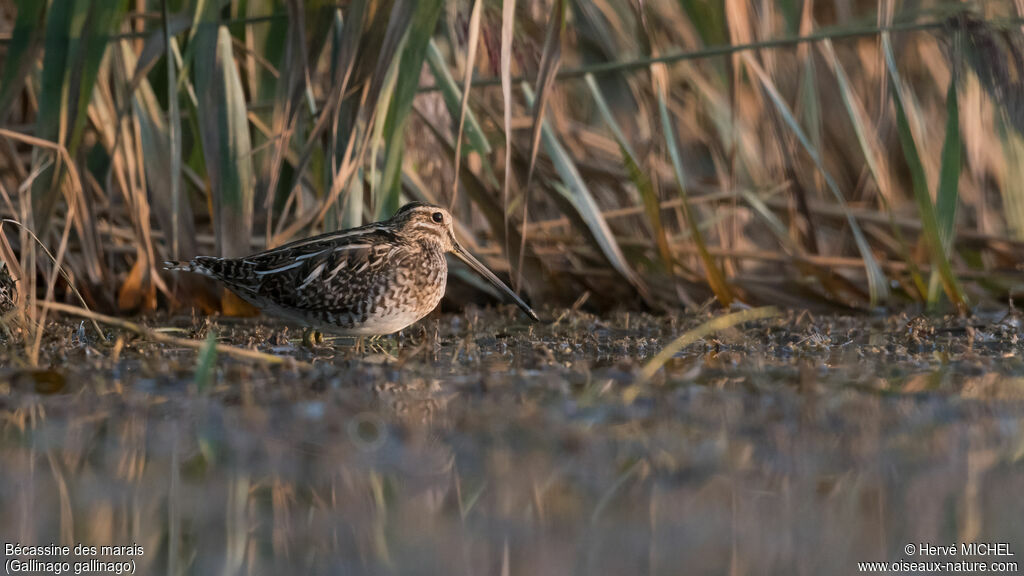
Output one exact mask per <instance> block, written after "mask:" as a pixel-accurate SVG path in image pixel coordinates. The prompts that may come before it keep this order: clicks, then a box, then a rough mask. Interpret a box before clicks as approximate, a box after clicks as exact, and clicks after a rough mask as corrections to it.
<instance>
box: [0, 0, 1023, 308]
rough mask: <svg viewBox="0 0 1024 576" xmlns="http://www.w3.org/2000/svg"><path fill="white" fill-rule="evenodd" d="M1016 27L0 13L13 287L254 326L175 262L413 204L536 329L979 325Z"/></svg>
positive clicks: (493, 16)
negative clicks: (821, 314)
mask: <svg viewBox="0 0 1024 576" xmlns="http://www.w3.org/2000/svg"><path fill="white" fill-rule="evenodd" d="M1022 10H1024V6H1022V5H1021V3H1020V2H1015V3H1011V2H987V3H982V4H973V3H972V4H968V3H960V2H936V1H931V0H924V1H907V2H895V1H892V0H880V1H878V2H856V1H854V2H851V1H849V0H831V1H827V2H825V1H818V2H814V1H813V0H804V1H803V2H800V1H798V0H648V1H640V0H594V1H585V0H504V1H500V0H463V1H451V0H449V1H442V0H350V1H335V2H328V1H310V2H300V1H298V0H232V1H225V0H0V214H2V216H3V218H5V219H6V221H5V223H4V226H3V234H0V238H2V239H0V254H2V256H3V260H4V261H5V262H6V270H4V273H9V274H10V275H11V276H12V277H13V278H14V279H15V280H16V281H17V282H18V285H19V287H20V288H21V289H20V290H19V291H18V293H19V294H20V295H21V298H22V299H23V300H27V301H29V303H30V304H33V305H32V306H28V307H27V309H28V310H30V311H33V310H35V309H36V307H35V306H34V303H35V300H36V299H37V298H39V299H57V300H68V301H81V302H84V303H86V304H87V305H88V306H90V307H92V308H95V309H98V310H104V311H111V310H120V311H123V312H137V311H148V310H154V309H157V308H160V307H169V308H180V307H186V306H193V305H194V306H198V307H200V308H202V309H204V310H206V311H212V310H217V309H223V310H226V311H227V312H231V313H241V312H243V311H244V305H243V304H241V303H239V302H237V301H235V300H233V299H232V298H230V297H229V296H228V295H226V294H224V293H223V292H222V291H221V290H220V289H219V288H217V287H215V286H214V285H212V284H209V283H207V282H206V281H204V280H202V279H198V278H194V277H189V275H176V276H170V275H167V274H166V273H164V272H162V271H161V270H160V268H161V265H160V263H161V262H162V261H163V260H165V259H180V258H188V257H190V256H193V255H197V254H215V255H223V256H240V255H244V254H247V253H250V252H253V251H257V250H260V249H263V248H268V247H273V246H277V245H280V244H282V243H284V242H287V241H289V240H291V239H295V238H300V237H303V236H308V235H312V234H316V233H320V232H324V231H330V230H334V229H339V228H347V227H351V226H356V225H359V224H363V223H367V222H372V221H375V220H379V219H383V218H386V217H388V216H390V215H391V214H392V213H393V212H394V210H395V209H396V208H397V207H398V206H400V205H401V204H402V203H403V202H405V201H406V200H424V201H429V202H434V203H437V204H441V205H445V206H451V207H452V209H453V211H454V213H455V215H456V218H457V219H458V220H459V227H458V233H459V235H460V236H461V239H462V240H463V241H464V242H465V244H466V245H467V246H468V247H469V248H470V249H471V250H472V251H473V252H475V253H476V254H478V255H479V256H480V257H482V258H483V259H484V260H485V261H486V262H487V263H488V264H489V265H490V266H491V267H492V268H493V269H495V270H496V271H499V273H501V274H504V275H506V277H507V278H509V279H510V281H511V282H512V284H513V286H514V287H516V288H517V289H520V290H522V291H523V292H525V293H526V294H527V295H529V297H531V298H532V300H533V302H534V303H537V304H540V305H542V306H543V305H567V304H571V303H573V302H574V301H577V300H578V299H580V298H581V297H582V296H583V295H587V296H588V300H587V302H586V305H587V306H592V307H594V308H596V309H607V308H610V307H612V306H626V307H635V308H650V309H655V310H658V309H680V308H684V307H685V308H699V307H702V306H707V305H709V303H711V302H713V301H714V300H717V301H718V302H720V303H722V304H726V305H728V304H730V303H733V302H737V301H738V302H744V303H748V304H752V305H753V304H761V303H775V304H782V305H790V306H801V307H812V308H835V309H841V308H851V307H852V308H858V309H874V308H880V307H888V308H890V309H891V308H893V307H902V306H906V305H908V304H917V303H920V304H923V305H927V306H928V307H930V308H932V309H937V310H951V309H959V310H967V309H969V307H970V306H972V305H975V304H977V303H979V302H984V301H986V300H988V301H996V300H1004V299H1005V298H1006V297H1007V296H1008V295H1009V296H1012V293H1013V290H1014V287H1015V286H1016V285H1017V284H1019V282H1020V279H1021V276H1020V273H1019V271H1018V269H1017V265H1018V262H1019V260H1020V255H1021V254H1022V253H1024V252H1022V248H1024V99H1022V97H1021V94H1022V82H1024V56H1022V55H1024V42H1022V37H1021V25H1022V24H1024V19H1022V14H1021V11H1022ZM18 223H20V225H19V224H18ZM33 238H38V242H37V241H35V240H34V239H33ZM43 247H45V248H46V249H47V251H48V252H49V253H50V254H51V256H52V259H51V256H47V255H46V254H45V253H44V251H43ZM54 260H55V261H56V262H58V263H59V266H56V267H55V266H54ZM59 271H63V273H58V272H59ZM27 272H28V273H27ZM455 276H456V279H457V280H461V282H457V285H456V286H453V287H452V288H451V289H450V290H449V294H450V295H455V296H456V300H458V301H459V302H460V303H461V302H463V301H465V300H466V299H469V298H471V296H472V295H474V294H476V295H477V296H479V295H481V294H482V293H483V292H486V287H485V286H482V285H481V284H480V283H479V282H477V281H475V280H474V279H473V278H472V277H471V275H469V274H468V273H466V271H463V270H458V269H456V270H455ZM72 287H74V288H75V289H77V291H78V292H79V293H80V299H79V296H77V295H74V294H72ZM30 313H31V314H35V312H30Z"/></svg>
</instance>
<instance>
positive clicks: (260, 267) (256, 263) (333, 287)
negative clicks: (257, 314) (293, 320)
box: [237, 226, 407, 313]
mask: <svg viewBox="0 0 1024 576" xmlns="http://www.w3.org/2000/svg"><path fill="white" fill-rule="evenodd" d="M363 228H364V229H363V230H361V233H360V234H346V235H335V234H326V235H322V236H318V237H315V238H311V239H309V240H306V241H300V242H298V243H292V244H291V245H286V246H282V247H281V248H277V249H274V250H270V251H267V252H263V253H260V254H254V255H252V256H249V257H247V258H245V259H243V261H244V262H246V263H247V264H248V265H249V274H247V282H246V283H245V285H244V286H237V287H238V288H241V289H244V290H246V291H247V292H249V293H251V294H253V295H255V296H259V297H261V298H264V299H267V300H270V301H272V302H274V303H275V304H277V305H279V306H284V307H288V308H294V309H300V310H322V311H333V312H338V313H355V312H356V308H358V306H359V304H360V303H362V302H366V301H367V300H369V298H368V294H369V293H370V291H371V290H372V289H373V287H374V286H375V285H376V284H377V283H379V282H381V281H382V278H383V275H384V273H385V272H386V271H387V268H388V263H389V262H394V261H395V260H396V259H397V258H399V257H401V255H402V254H403V253H404V252H405V251H406V249H407V247H406V246H405V244H404V243H401V242H398V241H397V238H396V237H395V236H394V234H392V233H391V232H390V231H388V230H387V229H380V228H376V227H373V226H370V227H363ZM346 232H349V231H346Z"/></svg>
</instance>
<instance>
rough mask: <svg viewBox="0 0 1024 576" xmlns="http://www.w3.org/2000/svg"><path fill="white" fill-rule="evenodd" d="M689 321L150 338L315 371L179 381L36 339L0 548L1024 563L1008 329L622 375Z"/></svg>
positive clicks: (296, 563)
mask: <svg viewBox="0 0 1024 576" xmlns="http://www.w3.org/2000/svg"><path fill="white" fill-rule="evenodd" d="M553 318H558V322H557V323H553V322H550V319H553ZM707 319H708V317H694V316H676V317H652V316H644V315H636V314H633V315H626V314H618V315H613V316H609V317H607V318H596V317H593V316H590V315H587V314H583V313H579V312H571V311H564V312H562V311H555V312H554V313H553V314H551V316H550V318H549V322H546V323H544V324H539V325H529V324H526V323H523V322H522V321H521V319H520V318H519V317H518V316H516V313H515V311H514V310H503V311H501V312H476V311H471V312H469V313H467V314H466V315H457V316H455V315H444V316H439V317H436V318H434V319H431V320H428V321H426V322H424V323H423V330H420V329H414V330H411V331H410V333H409V334H407V335H404V336H402V337H401V338H397V339H386V340H384V341H381V342H380V343H377V344H375V346H374V347H373V348H374V349H370V350H362V351H357V350H354V349H353V348H352V342H351V341H350V340H344V339H342V340H338V341H335V342H333V343H331V345H330V346H328V347H325V348H321V349H317V350H315V351H313V352H310V351H308V350H306V349H303V348H301V347H299V346H298V344H297V342H295V339H296V338H297V336H298V334H297V333H296V331H295V330H294V329H293V330H288V331H285V330H283V329H281V328H279V327H268V326H267V325H265V324H262V325H261V324H260V323H256V322H229V321H225V320H222V321H217V322H213V323H210V322H209V321H195V320H191V319H177V320H164V321H162V322H159V323H157V322H153V324H159V325H160V326H169V325H171V324H176V325H177V326H179V327H180V328H181V329H182V332H183V333H182V334H179V335H183V336H184V335H187V336H191V337H198V338H203V337H206V336H207V334H208V333H209V331H210V330H213V331H215V332H216V334H218V335H219V337H220V339H221V341H223V342H226V343H232V344H236V345H240V346H255V347H257V348H258V349H260V350H263V351H269V352H274V353H277V354H281V355H288V356H294V357H295V358H296V359H298V360H300V361H302V362H306V363H310V364H312V367H311V368H306V367H290V366H276V367H267V366H261V365H258V364H253V363H251V362H243V361H238V360H234V359H231V358H225V357H223V356H221V357H218V358H216V363H215V364H214V367H213V369H212V370H211V371H210V372H209V377H208V381H207V382H205V383H199V384H197V382H196V373H197V358H196V354H195V352H194V351H192V350H184V349H174V348H170V347H167V346H164V345H158V344H153V343H148V342H144V341H141V340H139V339H136V338H133V337H131V336H130V335H127V334H123V333H117V332H111V333H110V335H111V339H110V340H109V341H107V342H103V341H101V340H99V339H98V338H97V337H96V335H95V333H94V332H93V331H92V330H91V328H89V327H88V325H81V324H79V323H78V322H72V321H66V322H62V323H58V324H54V325H53V326H52V327H51V329H50V330H49V333H48V336H47V338H46V340H45V342H44V345H43V352H44V354H43V356H44V358H45V359H46V361H45V363H46V364H47V365H49V366H52V368H51V369H49V370H43V371H33V370H28V369H26V368H19V367H18V361H19V358H21V357H23V354H22V350H23V348H22V346H21V345H20V344H16V343H11V342H8V343H7V344H2V345H0V362H2V364H0V365H2V366H7V367H8V368H5V369H0V519H2V520H0V543H3V544H7V543H20V544H21V545H42V544H49V543H51V542H52V543H56V544H67V545H69V546H71V547H74V545H75V544H77V543H86V544H89V545H95V546H103V545H120V546H123V545H131V544H136V545H138V546H142V549H143V553H142V554H141V555H139V554H137V552H138V550H136V551H135V552H136V554H135V555H134V556H131V555H125V554H120V555H115V556H111V557H105V558H104V559H105V560H111V561H112V560H134V561H135V562H136V569H137V573H141V574H164V573H173V574H179V573H188V574H211V573H230V574H285V573H294V574H325V573H332V574H424V575H427V574H438V575H440V574H445V575H447V574H474V575H475V574H523V575H540V574H551V575H556V574H570V573H572V574H679V573H686V574H726V573H728V574H794V573H795V574H822V573H825V574H850V573H856V572H857V563H858V562H864V561H890V562H891V561H899V560H901V559H905V560H909V561H932V560H939V558H938V557H936V556H926V555H920V554H916V553H915V554H914V555H912V556H908V555H907V554H906V553H905V552H906V551H905V547H906V546H907V544H915V545H918V544H920V543H931V544H935V545H949V544H956V545H957V546H958V550H957V551H958V552H959V551H960V549H959V545H960V543H962V542H975V541H976V542H985V543H1006V544H1008V547H1007V550H1008V551H1009V552H1010V553H1013V554H1015V555H1016V556H1011V557H1006V556H1003V557H995V558H993V557H986V558H976V560H983V561H1009V562H1014V561H1016V562H1018V564H1019V566H1020V567H1021V568H1022V569H1024V498H1021V496H1020V495H1021V494H1024V361H1022V358H1024V343H1021V342H1018V338H1017V333H1018V330H1019V326H1020V322H1019V320H1018V318H1017V317H1016V315H1013V314H1010V315H1007V314H1005V313H997V314H993V315H991V316H985V317H975V318H972V319H969V320H955V319H937V320H926V319H921V318H909V317H906V316H894V317H889V318H841V317H824V318H823V317H812V316H810V315H807V314H802V315H798V314H793V315H790V316H788V317H786V318H782V319H775V320H768V321H762V322H758V323H754V324H751V325H747V326H746V327H744V328H743V329H734V330H731V331H727V332H724V333H720V334H718V335H716V336H715V337H714V338H708V339H705V340H702V341H700V342H699V343H698V344H695V345H692V346H689V347H687V348H686V349H684V350H683V352H682V353H680V354H679V355H677V357H676V358H675V359H673V360H672V361H671V362H670V364H669V365H668V366H667V367H666V368H665V370H663V371H661V372H659V373H658V374H657V376H656V377H655V378H654V379H653V380H652V381H651V382H649V383H646V384H638V383H637V374H638V372H639V369H640V367H641V366H642V365H643V363H644V362H645V361H646V360H647V359H648V358H649V357H651V356H653V355H654V354H655V353H657V352H658V351H659V350H661V348H662V347H664V345H665V344H666V343H668V342H669V341H670V340H672V339H673V338H674V337H675V336H677V335H679V334H681V333H682V332H684V331H686V330H687V329H690V328H692V327H694V326H696V325H698V324H700V323H701V322H703V321H705V320H707ZM119 335H120V336H122V337H123V339H124V340H123V342H122V343H121V344H117V343H116V339H117V336H119ZM118 347H119V348H120V349H119V350H116V351H115V349H116V348H118ZM199 372H200V373H202V369H199ZM91 557H92V556H90V555H75V554H73V553H72V554H70V555H69V556H67V557H62V558H60V559H62V560H66V561H68V562H70V563H71V565H72V568H73V563H74V562H76V561H83V560H87V559H89V558H91ZM21 559H22V560H26V559H27V558H25V557H22V558H21ZM956 559H957V560H967V559H966V558H964V557H962V556H959V557H957V558H956Z"/></svg>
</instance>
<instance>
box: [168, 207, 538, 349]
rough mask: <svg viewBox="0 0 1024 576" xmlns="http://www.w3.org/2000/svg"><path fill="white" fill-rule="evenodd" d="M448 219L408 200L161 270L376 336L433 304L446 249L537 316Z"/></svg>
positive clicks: (295, 315) (328, 328)
mask: <svg viewBox="0 0 1024 576" xmlns="http://www.w3.org/2000/svg"><path fill="white" fill-rule="evenodd" d="M452 224H453V222H452V216H451V214H449V213H448V211H447V210H445V209H444V208H439V207H437V206H432V205H430V204H426V203H422V202H412V203H410V204H406V205H405V206H403V207H402V208H401V209H399V210H398V212H397V213H395V215H394V216H393V217H392V218H391V219H390V220H385V221H383V222H377V223H375V224H369V225H366V226H360V227H358V228H352V229H350V230H342V231H339V232H330V233H327V234H322V235H320V236H314V237H312V238H306V239H305V240H298V241H296V242H291V243H289V244H285V245H283V246H280V247H278V248H274V249H273V250H267V251H265V252H259V253H257V254H253V255H251V256H246V257H244V258H215V257H212V256H197V257H195V258H193V259H192V260H191V261H189V262H165V263H164V267H165V268H166V269H168V270H186V271H189V272H195V273H197V274H203V275H204V276H209V277H211V278H215V279H217V280H220V281H221V282H223V283H224V284H226V285H227V287H228V288H230V289H231V290H232V291H233V292H235V293H236V294H238V295H239V296H240V297H241V298H242V299H244V300H246V301H248V302H249V303H251V304H253V305H254V306H256V307H257V308H259V309H261V310H263V311H265V312H267V313H269V314H273V315H276V316H280V317H283V318H287V319H290V320H295V321H298V322H300V323H302V324H304V325H306V326H308V327H310V328H313V329H316V330H323V331H325V332H332V333H335V334H340V335H343V336H371V335H372V336H376V335H384V334H392V333H394V332H398V331H399V330H402V329H403V328H405V327H407V326H409V325H411V324H413V323H415V322H416V321H417V320H419V319H421V318H423V317H424V316H426V315H427V314H428V313H430V311H431V310H433V309H434V308H435V307H437V304H438V302H440V301H441V297H442V296H444V290H445V284H446V283H447V279H448V263H447V261H446V260H445V254H446V253H449V252H450V253H452V254H454V255H455V256H456V257H458V258H459V259H460V260H462V261H463V262H465V263H466V264H467V265H469V267H470V268H472V269H473V270H474V271H476V272H477V273H478V274H480V275H481V276H483V277H484V278H486V279H487V280H488V281H489V282H490V283H491V284H493V285H494V286H495V287H496V288H498V289H499V290H501V291H502V292H504V293H505V294H507V295H508V296H509V297H510V298H512V300H514V301H515V303H516V304H518V305H519V307H520V308H522V309H523V311H524V312H526V314H527V315H528V316H529V317H530V318H532V319H534V320H537V319H538V318H537V315H536V314H535V313H534V312H533V310H532V309H531V308H530V307H529V306H528V305H527V304H526V302H524V301H523V300H522V299H521V298H520V297H519V296H518V295H517V294H516V293H515V292H513V291H512V289H511V288H509V287H508V286H506V285H505V284H504V283H502V281H501V280H499V279H498V277H497V276H495V275H494V274H493V273H491V271H490V270H488V269H487V268H486V267H485V266H484V265H483V264H481V263H480V262H479V261H478V260H477V259H476V258H474V257H473V256H472V255H471V254H470V253H469V252H467V251H466V250H465V249H464V248H463V247H462V246H460V245H459V243H458V242H457V241H456V240H455V233H454V231H453V228H452Z"/></svg>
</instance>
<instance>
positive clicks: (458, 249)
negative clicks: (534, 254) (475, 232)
mask: <svg viewBox="0 0 1024 576" xmlns="http://www.w3.org/2000/svg"><path fill="white" fill-rule="evenodd" d="M453 245H454V247H455V249H454V250H453V251H452V252H453V253H454V254H455V256H456V257H457V258H458V259H459V260H462V261H463V262H465V263H466V265H467V266H469V267H470V268H472V269H473V270H475V271H476V273H477V274H479V275H481V276H483V277H484V278H486V279H487V281H488V282H490V283H491V284H494V287H495V288H497V289H498V290H501V291H502V292H504V293H505V294H508V296H509V298H511V299H512V300H514V301H515V303H516V304H517V305H518V306H519V307H520V308H522V309H523V312H526V315H527V316H529V317H530V318H533V319H534V320H535V321H540V318H538V317H537V313H536V312H534V311H533V308H530V306H529V305H528V304H527V303H526V302H523V299H522V298H520V297H519V295H518V294H516V293H515V292H513V291H512V289H511V288H509V287H508V286H506V285H505V283H504V282H502V281H501V280H499V279H498V277H497V276H495V275H494V273H493V272H491V271H490V270H488V269H487V267H486V266H484V265H483V264H481V263H480V261H479V260H477V259H476V258H474V257H473V255H472V254H470V253H469V252H467V251H466V250H465V249H464V248H463V247H462V246H459V245H458V244H456V243H454V242H453Z"/></svg>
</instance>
